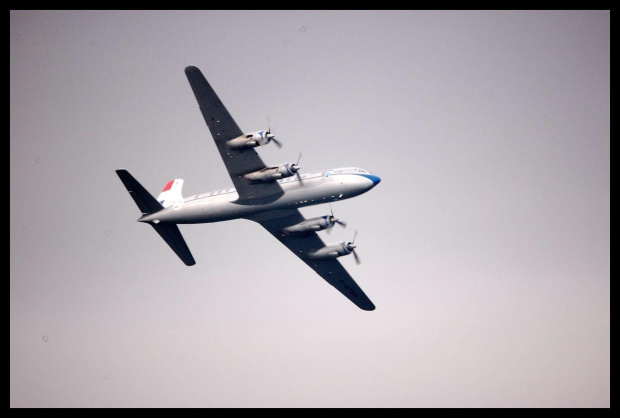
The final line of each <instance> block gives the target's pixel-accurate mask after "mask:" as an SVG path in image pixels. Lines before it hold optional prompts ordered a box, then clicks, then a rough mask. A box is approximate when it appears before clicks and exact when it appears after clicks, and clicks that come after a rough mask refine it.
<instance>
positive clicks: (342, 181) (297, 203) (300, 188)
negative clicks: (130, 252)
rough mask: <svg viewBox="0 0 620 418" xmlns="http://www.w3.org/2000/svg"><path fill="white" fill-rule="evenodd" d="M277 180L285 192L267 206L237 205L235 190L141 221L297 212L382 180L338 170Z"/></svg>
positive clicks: (199, 197)
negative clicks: (296, 210) (280, 211)
mask: <svg viewBox="0 0 620 418" xmlns="http://www.w3.org/2000/svg"><path fill="white" fill-rule="evenodd" d="M301 178H302V180H303V183H300V182H299V180H298V179H297V177H296V176H293V177H288V178H285V179H281V180H277V182H278V184H279V185H280V186H281V187H282V190H283V191H284V193H283V194H282V195H281V196H280V197H279V198H277V199H276V200H274V201H272V202H270V203H266V204H253V202H248V201H245V202H242V203H238V202H237V200H238V199H239V195H238V194H237V192H236V190H235V189H226V190H219V191H215V192H210V193H203V194H199V195H194V196H190V197H187V198H185V199H183V202H182V203H181V204H178V205H175V206H174V207H169V208H166V209H163V210H161V211H159V212H156V213H153V214H150V215H145V216H143V217H142V218H140V219H139V221H141V222H171V223H177V224H196V223H209V222H221V221H228V220H231V219H238V218H245V217H248V216H252V215H257V214H259V213H261V212H266V211H272V210H283V209H297V208H300V207H304V206H311V205H319V204H322V203H329V202H333V201H337V200H343V199H349V198H351V197H354V196H358V195H360V194H362V193H365V192H367V191H368V190H370V189H372V188H373V187H374V186H375V185H376V184H378V183H379V182H380V181H381V179H380V178H379V177H377V176H375V175H372V174H370V173H369V172H367V171H366V170H363V169H360V168H340V169H333V170H326V171H321V172H316V173H310V174H303V175H302V176H301Z"/></svg>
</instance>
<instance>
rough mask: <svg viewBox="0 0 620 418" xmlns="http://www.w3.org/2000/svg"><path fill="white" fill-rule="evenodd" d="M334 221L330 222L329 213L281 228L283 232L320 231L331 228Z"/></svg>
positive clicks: (302, 232)
mask: <svg viewBox="0 0 620 418" xmlns="http://www.w3.org/2000/svg"><path fill="white" fill-rule="evenodd" d="M333 226H334V223H332V222H330V218H329V215H325V216H319V217H317V218H310V219H306V220H305V221H303V222H300V223H298V224H296V225H291V226H289V227H287V228H284V229H283V232H284V234H286V235H288V234H304V233H308V232H316V231H322V230H324V229H328V228H332V227H333Z"/></svg>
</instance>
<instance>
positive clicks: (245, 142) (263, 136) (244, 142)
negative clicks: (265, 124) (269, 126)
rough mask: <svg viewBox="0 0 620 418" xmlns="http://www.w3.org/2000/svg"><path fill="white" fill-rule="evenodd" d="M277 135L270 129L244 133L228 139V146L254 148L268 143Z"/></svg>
mask: <svg viewBox="0 0 620 418" xmlns="http://www.w3.org/2000/svg"><path fill="white" fill-rule="evenodd" d="M273 138H275V135H273V134H271V133H270V132H269V131H256V132H250V133H247V134H243V135H241V136H240V137H237V138H235V139H231V140H230V141H228V146H229V147H230V148H232V149H240V148H254V147H259V146H262V145H266V144H268V143H269V142H270V141H271V140H272V139H273Z"/></svg>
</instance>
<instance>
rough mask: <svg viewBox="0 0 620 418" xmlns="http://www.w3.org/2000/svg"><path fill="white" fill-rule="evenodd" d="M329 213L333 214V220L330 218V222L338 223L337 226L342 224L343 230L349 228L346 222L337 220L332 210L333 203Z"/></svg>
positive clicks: (330, 205)
mask: <svg viewBox="0 0 620 418" xmlns="http://www.w3.org/2000/svg"><path fill="white" fill-rule="evenodd" d="M329 211H330V212H331V214H332V216H331V218H329V220H330V221H331V222H333V223H336V224H340V226H342V227H343V228H346V227H347V223H346V222H344V221H341V220H340V219H337V218H336V217H335V216H334V210H333V209H332V204H331V203H330V204H329Z"/></svg>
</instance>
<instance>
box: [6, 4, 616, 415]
mask: <svg viewBox="0 0 620 418" xmlns="http://www.w3.org/2000/svg"><path fill="white" fill-rule="evenodd" d="M10 20H11V30H10V45H11V46H10V61H11V64H10V77H11V78H10V106H11V107H10V110H11V115H10V122H11V127H10V130H11V139H10V170H11V174H10V188H11V189H10V216H11V219H10V223H11V231H10V233H11V247H10V250H11V255H10V257H11V263H10V270H11V279H10V297H11V300H10V305H11V308H10V310H11V314H10V334H11V337H10V339H11V344H10V347H11V348H10V351H11V353H10V363H11V372H10V404H11V406H12V407H176V406H182V407H185V406H191V407H268V406H275V407H609V406H610V113H609V110H610V61H609V58H610V13H609V11H578V12H571V11H533V12H513V11H500V12H485V11H471V12H467V11H459V12H449V11H437V12H434V11H423V12H415V11H386V12H376V11H343V12H332V11H310V12H307V11H294V12H286V11H262V12H261V11H242V12H239V11H231V12H227V11H215V12H210V11H199V12H191V11H178V12H176V11H173V12H170V11H165V12H143V11H119V12H106V11H75V12H67V11H59V12H54V11H42V12H38V11H12V12H11V15H10ZM187 65H195V66H197V67H199V68H200V69H201V70H202V72H203V73H204V75H205V77H206V78H207V79H208V80H209V81H210V83H211V84H212V86H213V87H214V88H215V90H216V91H217V92H218V94H219V96H220V98H221V99H222V101H223V102H224V103H225V105H226V106H227V107H228V109H229V111H230V112H231V114H232V115H233V117H234V118H235V119H236V121H237V123H238V124H239V126H240V127H241V129H243V130H244V131H255V130H259V129H265V128H266V123H267V117H269V118H270V120H271V128H272V131H273V132H274V133H275V134H276V135H277V137H278V139H280V140H281V141H282V142H283V143H284V147H283V148H282V149H281V150H278V149H277V148H275V147H272V146H270V147H265V149H261V150H259V154H260V155H261V157H262V158H263V160H264V161H265V162H266V163H267V164H277V163H280V162H284V161H295V160H296V158H297V155H298V154H299V152H303V157H302V160H301V163H300V165H301V167H302V172H309V171H318V170H322V169H327V168H334V167H345V166H356V167H362V168H364V169H366V170H369V171H371V172H373V173H374V174H377V175H379V176H380V177H381V179H382V182H381V184H379V185H378V186H377V187H376V188H375V189H373V190H372V191H370V192H369V193H366V194H364V195H362V196H360V197H357V198H354V199H350V200H346V201H342V202H338V203H336V204H334V205H332V207H333V210H334V212H335V214H336V215H337V216H338V217H339V218H341V219H343V220H345V221H347V223H348V228H347V229H341V228H336V229H335V231H334V233H332V234H331V236H329V237H328V236H327V235H322V236H323V237H324V239H325V240H327V241H328V242H329V241H339V240H344V239H351V238H352V237H353V234H354V232H355V230H358V231H359V235H358V237H357V241H356V244H358V253H359V255H360V258H361V259H362V264H361V265H360V266H356V265H355V262H354V260H353V259H352V258H351V257H345V258H342V259H341V262H342V264H343V265H344V267H345V268H346V269H347V270H348V271H349V272H350V273H351V274H352V275H353V277H354V278H355V280H356V281H357V283H358V284H359V285H360V287H361V288H362V289H364V291H365V292H366V294H367V295H368V296H369V297H370V299H371V300H372V301H373V302H374V304H375V305H376V306H377V309H376V310H375V311H372V312H365V311H362V310H360V309H358V308H357V307H356V306H355V305H353V304H352V303H351V302H349V301H348V300H347V299H346V298H344V297H343V296H342V295H341V294H340V293H338V292H337V291H336V290H335V289H333V288H332V287H331V286H330V285H328V284H327V283H326V282H325V281H323V279H321V278H320V277H319V276H317V275H316V274H315V273H314V272H313V271H312V270H311V269H310V268H308V267H307V266H306V265H305V264H304V263H302V262H301V261H300V260H299V259H298V258H297V257H295V256H294V255H293V254H292V253H291V252H290V251H289V250H288V249H286V248H285V247H284V246H282V244H280V243H279V242H278V241H277V240H275V239H274V238H273V237H272V236H271V235H270V234H268V233H267V232H266V231H265V230H263V228H262V227H260V225H258V224H255V223H253V222H250V221H245V220H236V221H231V222H224V223H218V224H206V225H182V226H181V228H180V229H181V232H182V233H183V235H184V237H185V239H186V241H187V244H188V246H189V248H190V249H191V251H192V253H193V255H194V258H195V259H196V262H197V265H196V266H194V267H186V266H185V265H184V264H183V263H182V262H181V261H180V260H179V259H178V258H177V256H176V255H175V254H174V253H173V252H172V251H171V250H170V249H169V248H168V246H167V245H166V244H165V243H164V241H163V240H162V239H161V238H160V237H159V236H158V235H157V234H156V233H155V232H154V231H153V229H152V228H150V227H149V226H147V225H143V224H139V223H137V222H135V221H136V219H137V218H138V217H139V210H138V209H137V207H136V205H135V204H134V202H133V200H132V199H131V198H130V196H129V195H128V193H127V192H126V190H125V188H124V187H123V185H122V183H121V182H120V180H119V179H118V177H117V175H116V174H115V172H114V170H115V169H118V168H126V169H128V170H129V171H130V172H131V173H132V174H133V175H134V176H135V177H136V178H137V179H138V180H139V181H140V182H142V184H143V185H144V186H145V187H146V188H147V189H148V190H149V191H150V192H151V193H153V194H154V195H157V194H158V193H159V191H160V190H161V189H162V187H163V186H164V185H165V184H166V182H167V181H168V180H170V179H172V178H184V179H186V183H185V188H184V194H185V195H186V196H187V195H191V194H195V193H202V192H207V191H210V190H216V189H221V188H226V187H230V186H231V185H232V182H231V181H230V178H229V177H228V174H227V172H226V169H225V167H224V164H223V163H222V161H221V159H220V156H219V154H218V152H217V150H216V147H215V144H214V143H213V140H212V138H211V136H210V134H209V131H208V129H207V127H206V125H205V123H204V120H203V119H202V116H201V114H200V111H199V109H198V106H197V103H196V100H195V98H194V96H193V93H192V91H191V88H190V86H189V83H188V82H187V79H186V77H185V74H184V72H183V70H184V68H185V67H186V66H187ZM328 210H329V209H328V207H327V206H325V205H323V206H315V207H310V208H305V209H302V213H303V214H304V215H306V216H318V215H322V214H325V213H327V212H328ZM322 234H324V233H322Z"/></svg>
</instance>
